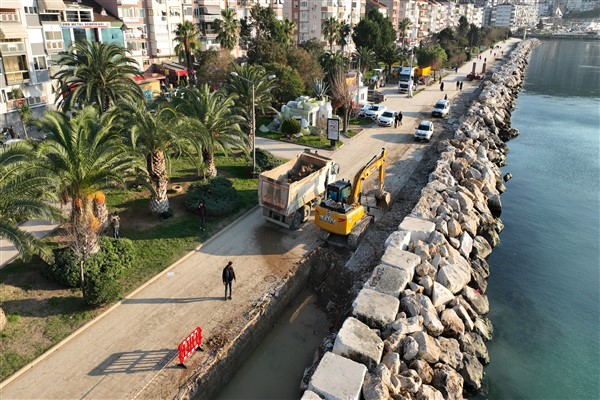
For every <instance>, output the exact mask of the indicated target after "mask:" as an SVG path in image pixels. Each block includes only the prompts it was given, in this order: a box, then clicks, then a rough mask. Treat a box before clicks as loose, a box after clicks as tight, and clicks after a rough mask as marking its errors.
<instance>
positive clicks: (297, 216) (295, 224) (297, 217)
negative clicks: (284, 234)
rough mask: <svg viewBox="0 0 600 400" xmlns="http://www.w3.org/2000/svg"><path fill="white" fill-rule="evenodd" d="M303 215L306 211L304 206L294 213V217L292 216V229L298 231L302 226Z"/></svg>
mask: <svg viewBox="0 0 600 400" xmlns="http://www.w3.org/2000/svg"><path fill="white" fill-rule="evenodd" d="M303 217H304V211H303V208H301V209H299V210H298V211H296V212H295V213H294V217H293V218H292V223H291V224H290V229H291V230H293V231H297V230H298V229H299V228H300V224H302V218H303Z"/></svg>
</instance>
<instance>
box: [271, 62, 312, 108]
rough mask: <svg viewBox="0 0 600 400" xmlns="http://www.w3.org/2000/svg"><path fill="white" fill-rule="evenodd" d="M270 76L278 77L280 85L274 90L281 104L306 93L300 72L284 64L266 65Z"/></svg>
mask: <svg viewBox="0 0 600 400" xmlns="http://www.w3.org/2000/svg"><path fill="white" fill-rule="evenodd" d="M263 66H264V68H265V69H266V70H267V73H268V74H269V75H275V76H276V77H277V81H278V84H277V86H275V88H274V90H273V95H274V96H275V98H276V99H277V101H278V102H279V103H287V102H288V101H290V100H294V99H296V98H297V97H298V96H301V95H302V94H304V92H305V89H306V88H305V85H304V81H302V78H300V75H299V74H298V71H296V70H295V69H293V68H292V67H288V66H287V65H284V64H278V63H270V64H264V65H263Z"/></svg>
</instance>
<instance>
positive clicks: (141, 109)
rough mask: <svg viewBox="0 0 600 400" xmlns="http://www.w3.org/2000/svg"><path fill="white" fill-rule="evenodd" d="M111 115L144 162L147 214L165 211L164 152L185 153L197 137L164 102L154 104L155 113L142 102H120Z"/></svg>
mask: <svg viewBox="0 0 600 400" xmlns="http://www.w3.org/2000/svg"><path fill="white" fill-rule="evenodd" d="M114 115H115V117H116V123H117V125H118V126H119V127H120V128H122V131H124V132H129V137H128V142H129V145H130V146H131V148H132V149H133V150H134V152H135V153H137V154H142V155H143V156H144V158H145V160H146V172H147V174H148V176H147V177H148V179H149V185H148V186H149V189H150V210H151V211H152V212H153V213H156V214H162V213H164V212H166V211H168V210H169V198H168V197H167V189H168V185H169V176H168V173H167V157H168V154H167V152H168V151H171V152H177V153H187V152H188V151H187V147H186V145H192V146H193V145H194V143H195V142H196V139H198V136H197V135H194V134H190V125H191V123H190V121H189V120H188V119H187V118H184V117H183V116H182V115H180V114H179V113H178V112H177V111H176V110H175V108H174V107H173V106H172V105H171V104H170V103H168V102H162V103H160V104H158V106H157V107H156V109H155V110H150V109H149V108H148V106H147V105H146V103H145V102H144V101H142V100H138V101H135V102H131V101H128V102H121V103H119V104H118V107H117V108H115V110H114ZM188 147H189V146H188Z"/></svg>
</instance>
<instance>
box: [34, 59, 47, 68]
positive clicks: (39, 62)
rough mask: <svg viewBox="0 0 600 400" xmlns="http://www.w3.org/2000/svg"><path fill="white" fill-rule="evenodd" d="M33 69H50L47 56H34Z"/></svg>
mask: <svg viewBox="0 0 600 400" xmlns="http://www.w3.org/2000/svg"><path fill="white" fill-rule="evenodd" d="M33 69H35V70H37V71H39V70H42V69H48V65H47V64H46V56H34V57H33Z"/></svg>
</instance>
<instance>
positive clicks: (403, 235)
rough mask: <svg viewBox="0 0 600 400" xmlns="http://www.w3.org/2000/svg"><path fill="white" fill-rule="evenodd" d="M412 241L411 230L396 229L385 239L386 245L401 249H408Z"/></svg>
mask: <svg viewBox="0 0 600 400" xmlns="http://www.w3.org/2000/svg"><path fill="white" fill-rule="evenodd" d="M409 243H410V232H408V231H395V232H392V234H391V235H390V236H388V238H387V239H385V245H384V246H385V247H388V246H394V247H397V248H399V249H400V250H406V249H407V248H408V244H409Z"/></svg>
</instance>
